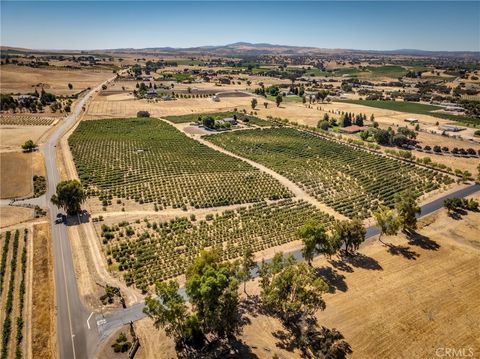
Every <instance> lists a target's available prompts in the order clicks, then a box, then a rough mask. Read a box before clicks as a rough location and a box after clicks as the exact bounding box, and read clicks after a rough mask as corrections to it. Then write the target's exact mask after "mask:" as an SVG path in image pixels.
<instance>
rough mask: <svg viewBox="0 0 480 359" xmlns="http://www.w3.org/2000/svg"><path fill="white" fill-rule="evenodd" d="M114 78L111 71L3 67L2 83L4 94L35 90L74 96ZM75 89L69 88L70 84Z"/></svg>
mask: <svg viewBox="0 0 480 359" xmlns="http://www.w3.org/2000/svg"><path fill="white" fill-rule="evenodd" d="M111 76H112V72H111V71H100V70H98V71H97V70H72V69H63V70H62V69H59V68H55V69H50V68H32V67H28V66H16V65H2V67H1V72H0V82H1V84H2V86H1V92H2V93H29V92H34V91H35V88H37V89H38V91H40V89H41V88H42V87H43V88H44V89H45V91H47V92H51V93H53V94H55V95H73V94H75V93H78V92H80V91H82V90H85V89H86V88H88V87H93V86H95V85H98V84H99V83H101V82H103V81H105V80H107V79H108V78H110V77H111ZM69 83H71V84H72V85H73V89H72V90H70V89H69V88H68V84H69Z"/></svg>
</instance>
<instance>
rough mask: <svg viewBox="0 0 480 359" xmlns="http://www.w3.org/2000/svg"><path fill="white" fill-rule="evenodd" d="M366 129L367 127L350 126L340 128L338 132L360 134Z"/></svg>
mask: <svg viewBox="0 0 480 359" xmlns="http://www.w3.org/2000/svg"><path fill="white" fill-rule="evenodd" d="M366 129H367V126H357V125H352V126H347V127H342V128H340V132H343V133H350V134H353V133H358V132H362V131H364V130H366Z"/></svg>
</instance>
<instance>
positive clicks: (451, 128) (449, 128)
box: [438, 125, 464, 132]
mask: <svg viewBox="0 0 480 359" xmlns="http://www.w3.org/2000/svg"><path fill="white" fill-rule="evenodd" d="M438 129H439V130H442V131H450V132H458V131H462V130H464V128H462V127H458V126H453V125H440V126H438Z"/></svg>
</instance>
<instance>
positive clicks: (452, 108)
mask: <svg viewBox="0 0 480 359" xmlns="http://www.w3.org/2000/svg"><path fill="white" fill-rule="evenodd" d="M445 111H449V112H464V111H465V109H464V108H463V107H461V106H447V107H445Z"/></svg>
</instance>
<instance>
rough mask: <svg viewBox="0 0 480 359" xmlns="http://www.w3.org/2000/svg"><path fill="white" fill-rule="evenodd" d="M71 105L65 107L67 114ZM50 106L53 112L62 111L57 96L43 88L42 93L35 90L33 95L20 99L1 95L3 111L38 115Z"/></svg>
mask: <svg viewBox="0 0 480 359" xmlns="http://www.w3.org/2000/svg"><path fill="white" fill-rule="evenodd" d="M70 103H71V102H70ZM70 103H68V104H67V105H65V108H64V110H65V111H66V112H70V109H69V108H70ZM48 105H49V106H50V109H51V110H52V111H53V112H56V111H57V110H61V109H62V105H61V103H60V102H58V101H57V98H56V96H55V95H54V94H52V93H49V92H46V91H45V90H44V89H43V88H42V90H41V92H40V93H39V92H38V91H37V89H35V91H34V92H33V93H29V94H27V95H25V96H21V97H19V98H18V99H16V98H14V97H13V96H11V95H5V94H2V95H0V108H1V110H2V111H9V110H11V111H13V112H16V111H17V110H20V109H25V110H28V111H30V112H33V113H36V112H38V111H43V109H44V107H45V106H48ZM67 106H68V109H67Z"/></svg>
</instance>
